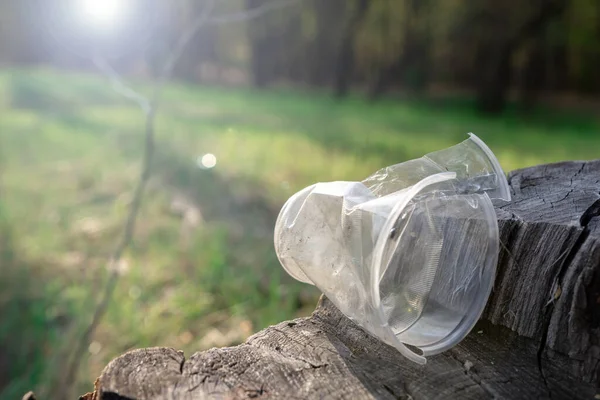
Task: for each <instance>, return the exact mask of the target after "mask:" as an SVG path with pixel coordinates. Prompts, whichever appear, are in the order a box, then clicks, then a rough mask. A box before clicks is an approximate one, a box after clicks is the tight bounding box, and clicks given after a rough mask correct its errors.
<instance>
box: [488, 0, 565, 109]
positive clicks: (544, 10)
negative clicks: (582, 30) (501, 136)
mask: <svg viewBox="0 0 600 400" xmlns="http://www.w3.org/2000/svg"><path fill="white" fill-rule="evenodd" d="M539 7H540V11H539V12H538V13H537V14H535V15H534V16H533V17H532V18H531V19H529V20H528V21H527V22H525V23H524V24H523V25H522V26H521V27H520V29H519V30H518V31H517V32H516V33H515V34H514V35H513V36H512V37H509V38H508V39H507V40H505V41H503V40H502V34H501V33H500V32H498V34H497V35H493V36H492V37H491V38H490V39H489V41H483V42H481V43H480V46H479V57H478V66H479V70H480V71H481V72H480V79H479V85H478V88H477V105H478V108H479V109H480V110H481V111H482V112H485V113H499V112H501V111H502V110H504V108H505V106H506V102H507V97H508V90H509V88H510V84H511V75H512V68H511V61H512V55H513V53H514V52H515V50H517V49H518V47H519V46H520V45H521V44H522V43H523V42H524V41H525V40H527V39H529V38H530V37H533V36H538V35H541V34H542V32H543V30H544V29H545V28H546V26H547V24H548V23H549V22H550V21H552V19H553V18H555V17H557V16H559V15H560V14H562V13H563V12H564V10H565V8H566V0H547V1H543V2H541V3H540V6H539Z"/></svg>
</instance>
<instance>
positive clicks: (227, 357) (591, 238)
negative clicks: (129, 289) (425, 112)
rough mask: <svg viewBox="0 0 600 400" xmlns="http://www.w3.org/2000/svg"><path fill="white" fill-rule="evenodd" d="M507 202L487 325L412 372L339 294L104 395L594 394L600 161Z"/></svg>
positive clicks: (522, 178) (525, 187) (135, 363)
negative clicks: (346, 310)
mask: <svg viewBox="0 0 600 400" xmlns="http://www.w3.org/2000/svg"><path fill="white" fill-rule="evenodd" d="M509 182H510V186H511V190H512V192H513V196H514V198H513V200H512V201H511V202H510V203H498V204H496V210H497V215H498V220H499V225H500V233H501V241H502V245H501V247H502V251H501V254H500V259H499V265H498V272H497V276H496V282H495V286H494V290H493V293H492V296H491V297H490V300H489V301H488V305H487V307H486V310H485V312H484V315H483V317H482V320H481V321H480V322H479V323H478V324H477V326H476V327H475V328H474V329H473V331H472V332H471V334H470V335H469V336H468V337H467V338H466V339H465V340H464V341H462V342H461V343H460V344H459V345H458V346H456V347H454V348H453V349H451V350H448V351H446V352H444V353H443V354H440V355H437V356H434V357H430V358H429V359H428V363H427V364H426V365H425V366H418V365H416V364H413V363H411V362H410V361H408V360H407V359H405V358H404V357H402V356H401V355H400V353H398V352H397V351H396V350H395V349H393V348H391V347H389V346H387V345H385V344H383V343H381V342H379V341H377V340H376V339H374V338H373V337H371V336H370V335H368V334H367V333H365V331H363V330H362V329H361V328H360V327H358V326H357V325H356V324H354V323H353V322H352V321H350V320H349V319H348V318H346V317H345V316H344V315H343V314H341V313H340V312H339V311H338V310H337V309H336V308H335V306H333V304H332V303H331V302H330V301H328V300H327V299H326V298H325V297H322V298H321V301H320V302H319V305H318V306H317V309H316V310H315V312H314V313H313V315H312V316H311V317H308V318H300V319H296V320H293V321H286V322H282V323H280V324H278V325H275V326H272V327H269V328H267V329H265V330H263V331H261V332H258V333H257V334H255V335H254V336H252V337H250V338H249V339H248V340H247V341H246V343H244V344H242V345H239V346H236V347H229V348H222V349H210V350H207V351H204V352H198V353H195V354H193V355H192V356H191V357H190V358H189V359H187V360H186V359H185V357H184V355H183V353H181V352H178V351H176V350H174V349H167V348H150V349H140V350H135V351H132V352H129V353H127V354H125V355H123V356H121V357H119V358H117V359H115V360H113V361H112V362H111V363H110V364H109V365H108V366H107V367H106V368H105V370H104V371H103V373H102V375H101V376H100V378H99V379H98V381H97V385H96V392H95V393H94V396H95V398H96V399H158V398H166V399H204V398H225V399H237V398H288V399H289V398H333V399H362V398H365V399H370V398H377V399H433V398H444V399H445V398H462V399H492V398H510V399H531V398H548V399H550V398H551V399H594V398H599V397H600V396H598V393H600V391H599V390H598V386H600V160H598V161H593V162H565V163H558V164H551V165H543V166H538V167H533V168H527V169H523V170H518V171H514V172H512V173H511V174H510V175H509Z"/></svg>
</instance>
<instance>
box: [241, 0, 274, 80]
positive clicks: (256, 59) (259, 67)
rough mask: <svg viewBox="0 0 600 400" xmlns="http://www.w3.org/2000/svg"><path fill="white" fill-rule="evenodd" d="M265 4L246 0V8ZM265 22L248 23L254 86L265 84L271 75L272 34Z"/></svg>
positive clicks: (254, 7)
mask: <svg viewBox="0 0 600 400" xmlns="http://www.w3.org/2000/svg"><path fill="white" fill-rule="evenodd" d="M264 4H265V1H264V0H246V9H248V10H253V9H256V8H258V7H260V6H262V5H264ZM266 24H267V23H260V24H248V38H249V41H250V52H251V56H250V58H251V60H250V70H251V71H252V80H253V83H254V85H255V86H257V87H264V86H267V85H268V84H269V83H270V81H271V78H273V77H272V75H271V63H272V61H273V60H272V55H271V51H272V49H271V47H272V44H271V43H270V40H271V38H272V36H271V35H270V33H269V29H268V26H266Z"/></svg>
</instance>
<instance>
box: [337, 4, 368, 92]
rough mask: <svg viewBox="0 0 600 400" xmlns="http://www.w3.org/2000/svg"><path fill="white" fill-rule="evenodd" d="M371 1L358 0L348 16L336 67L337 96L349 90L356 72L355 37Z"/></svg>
mask: <svg viewBox="0 0 600 400" xmlns="http://www.w3.org/2000/svg"><path fill="white" fill-rule="evenodd" d="M369 3H370V2H369V0H358V2H357V4H356V8H355V9H354V10H352V12H351V14H350V16H348V17H347V20H346V23H345V25H344V31H343V33H342V43H341V45H340V51H339V53H338V57H337V62H336V68H335V88H334V90H335V95H336V97H343V96H345V95H346V93H347V92H348V86H349V84H350V82H351V80H352V73H353V72H354V39H355V37H356V31H357V30H358V28H359V26H360V24H361V23H362V21H363V20H364V18H365V15H366V14H367V12H368V9H369Z"/></svg>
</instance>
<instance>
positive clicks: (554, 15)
mask: <svg viewBox="0 0 600 400" xmlns="http://www.w3.org/2000/svg"><path fill="white" fill-rule="evenodd" d="M197 27H199V29H195V28H197ZM186 32H195V34H194V35H192V36H191V38H190V41H189V44H188V46H186V47H185V49H184V51H183V53H182V54H181V57H180V58H179V59H178V61H177V62H176V63H175V64H174V68H173V77H172V79H171V80H170V82H169V83H167V84H166V85H165V86H164V88H163V91H162V101H161V102H160V104H159V105H158V107H157V109H156V110H155V111H156V112H155V116H156V119H155V122H154V124H153V125H152V126H153V127H154V128H155V129H154V132H155V136H156V137H155V141H156V143H155V146H154V152H153V156H152V162H151V166H152V168H151V172H152V173H151V175H150V177H149V181H148V185H147V190H146V192H145V197H144V199H143V201H142V203H141V207H140V209H139V218H138V220H137V225H136V226H135V231H134V235H133V240H132V241H131V243H130V245H129V246H127V248H126V249H125V251H124V253H123V255H122V257H117V259H116V260H113V262H109V261H110V259H111V254H114V247H115V246H116V245H117V243H118V242H119V240H120V237H121V235H122V231H123V224H124V221H125V220H126V218H127V215H128V213H129V207H130V206H131V203H132V201H134V199H135V195H134V187H135V185H136V182H137V181H138V179H139V178H138V176H139V174H140V169H143V165H142V159H143V157H144V154H145V150H144V140H145V139H144V134H145V132H147V127H146V128H145V119H146V115H145V113H144V112H143V110H140V107H139V106H138V104H136V102H132V101H130V99H128V98H127V96H124V95H123V92H127V90H125V89H124V87H123V84H122V82H121V80H122V81H127V82H129V83H130V84H131V86H132V88H133V89H134V90H135V91H136V93H139V94H140V95H143V96H147V97H150V96H151V93H152V90H153V87H154V85H155V82H156V81H157V79H158V76H159V75H160V71H161V66H162V65H163V64H164V62H165V60H166V59H168V58H169V54H171V53H172V51H173V49H174V47H176V43H177V41H178V40H179V39H180V38H181V37H182V35H185V34H186ZM599 71H600V2H599V1H597V0H527V1H516V0H505V1H503V2H498V1H495V0H479V1H475V2H472V1H466V0H245V1H244V0H216V1H214V2H213V1H209V0H18V1H16V0H15V1H13V0H0V399H14V398H20V396H21V395H22V394H23V393H25V392H26V391H28V390H32V389H35V390H37V391H38V393H40V394H42V395H43V396H45V397H46V398H65V397H67V395H68V396H71V395H74V393H79V394H81V393H83V392H84V391H86V390H91V388H92V386H91V384H92V383H93V381H94V379H95V378H96V377H97V376H98V374H99V373H100V371H101V370H102V368H103V367H104V366H105V365H106V363H107V362H108V361H110V360H111V359H112V358H113V357H115V356H117V355H119V354H120V353H123V352H125V351H127V350H129V349H133V348H138V347H144V346H172V347H175V348H178V349H182V350H185V351H186V354H187V355H188V356H189V355H191V354H192V353H193V352H194V351H198V350H203V349H206V348H210V347H212V346H228V345H234V344H237V343H240V342H242V341H243V340H244V339H245V338H246V337H247V336H249V335H250V334H252V333H253V332H255V331H257V330H259V329H261V328H263V327H265V326H267V325H269V324H273V323H275V322H279V321H281V320H284V319H288V318H293V317H296V316H300V315H307V314H308V313H309V312H310V311H311V310H312V309H313V308H314V305H315V301H316V299H317V296H318V293H317V291H316V290H314V288H311V287H307V286H306V285H301V284H299V283H296V282H294V281H293V280H292V279H291V278H289V277H287V276H286V275H285V273H284V272H283V270H282V268H281V267H280V266H279V263H278V261H277V258H276V256H275V254H274V251H273V246H272V230H273V225H274V222H275V218H276V216H277V213H278V211H279V208H280V207H281V205H282V204H283V202H284V201H285V200H286V199H287V198H288V197H289V196H291V195H292V194H293V193H295V192H296V191H298V190H299V189H301V188H303V187H305V186H306V185H308V184H311V183H313V182H317V181H330V180H361V179H362V178H364V177H366V176H367V175H369V174H370V173H371V172H374V171H375V170H377V169H378V168H380V167H384V166H386V165H391V164H395V163H398V162H402V161H405V160H407V159H411V158H416V157H420V156H421V155H423V154H425V153H427V152H430V151H433V150H437V149H441V148H445V147H448V146H450V145H452V144H455V143H457V142H459V141H462V140H464V139H465V138H466V133H467V132H474V133H476V134H477V135H478V136H479V137H481V138H482V139H483V140H484V141H485V142H486V143H488V144H489V146H490V147H491V148H492V150H493V151H494V152H495V153H496V154H497V156H498V158H499V159H500V161H501V163H502V165H503V167H504V168H505V170H506V171H510V170H512V169H515V168H520V167H525V166H529V165H534V164H539V163H546V162H554V161H560V160H568V159H593V158H600V73H599ZM115 89H117V90H115ZM127 93H129V97H132V96H131V95H132V93H133V92H132V91H129V92H127ZM127 93H126V94H127ZM136 96H137V98H138V99H139V96H138V95H136ZM133 97H135V96H133ZM107 265H108V267H107ZM112 276H116V277H117V278H118V282H117V285H116V289H115V291H114V294H112V295H111V301H110V302H109V303H108V307H107V309H106V313H105V314H104V315H103V318H102V319H101V320H100V322H99V324H98V326H97V327H94V329H92V331H91V336H90V337H89V338H86V337H85V335H84V332H85V331H86V330H89V327H90V323H91V321H92V315H93V314H94V310H95V309H96V304H97V303H98V301H99V299H100V298H101V295H102V293H104V290H105V289H104V288H105V285H106V284H107V281H109V280H110V279H111V277H112ZM82 338H83V339H82ZM80 342H82V343H83V344H84V346H85V347H84V349H85V352H84V353H83V354H82V355H79V354H77V352H76V351H74V349H75V348H76V347H77V344H78V343H80ZM74 357H75V358H78V360H77V362H76V363H73V358H74ZM69 365H71V366H73V365H74V366H75V367H76V368H75V374H69V373H68V370H69V367H68V366H69Z"/></svg>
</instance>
